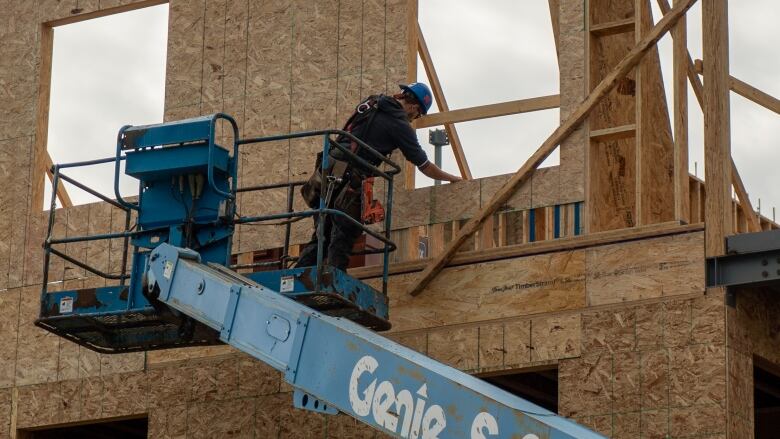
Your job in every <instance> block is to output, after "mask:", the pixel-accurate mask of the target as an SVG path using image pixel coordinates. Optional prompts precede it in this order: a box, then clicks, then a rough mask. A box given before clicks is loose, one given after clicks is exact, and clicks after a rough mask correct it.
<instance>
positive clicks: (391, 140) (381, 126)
mask: <svg viewBox="0 0 780 439" xmlns="http://www.w3.org/2000/svg"><path fill="white" fill-rule="evenodd" d="M354 134H355V136H356V137H357V138H359V139H360V140H362V141H364V142H366V143H368V144H369V145H371V146H372V147H373V148H374V149H375V150H377V151H378V152H379V153H381V154H384V155H386V156H388V155H390V154H391V153H392V152H393V150H395V149H396V148H398V149H399V150H401V153H402V154H403V155H404V157H406V160H409V161H410V162H412V163H413V164H414V165H415V166H417V167H421V166H423V165H425V164H426V163H428V156H427V155H426V154H425V151H424V150H423V149H422V146H420V142H419V141H418V140H417V133H415V132H414V128H412V125H411V124H410V123H409V121H408V120H407V118H406V112H405V111H404V109H403V107H402V106H401V104H400V103H399V102H398V101H397V100H395V99H394V98H392V97H390V96H380V97H379V102H378V110H377V114H376V116H375V117H374V120H373V122H371V124H370V126H369V127H368V129H365V127H364V126H361V127H357V129H356V130H355V133H354ZM360 156H361V157H364V158H366V159H368V160H369V161H371V162H372V163H373V164H375V165H376V164H378V163H379V161H378V160H376V159H369V157H367V156H366V155H365V154H360Z"/></svg>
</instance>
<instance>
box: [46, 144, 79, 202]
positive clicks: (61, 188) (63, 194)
mask: <svg viewBox="0 0 780 439" xmlns="http://www.w3.org/2000/svg"><path fill="white" fill-rule="evenodd" d="M53 166H54V162H52V160H51V155H49V151H46V169H45V170H44V171H45V172H46V175H47V176H48V177H49V181H51V182H53V181H54V173H53V172H52V170H51V169H52V167H53ZM57 198H58V199H59V200H60V204H61V205H62V207H72V206H73V201H71V199H70V196H69V195H68V190H67V189H66V188H65V183H64V182H63V181H60V182H59V184H58V185H57Z"/></svg>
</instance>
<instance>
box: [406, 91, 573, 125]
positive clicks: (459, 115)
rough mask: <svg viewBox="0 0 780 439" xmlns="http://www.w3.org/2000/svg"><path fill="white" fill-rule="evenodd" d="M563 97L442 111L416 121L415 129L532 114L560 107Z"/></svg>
mask: <svg viewBox="0 0 780 439" xmlns="http://www.w3.org/2000/svg"><path fill="white" fill-rule="evenodd" d="M560 102H561V96H560V95H550V96H540V97H538V98H528V99H519V100H516V101H509V102H501V103H498V104H488V105H480V106H477V107H469V108H461V109H457V110H447V111H444V110H441V111H439V112H438V113H431V114H428V115H426V116H423V117H421V118H419V119H417V120H415V121H414V123H413V125H414V127H415V128H417V129H420V128H428V127H434V126H437V125H444V124H452V123H456V122H467V121H473V120H480V119H488V118H491V117H500V116H509V115H512V114H520V113H530V112H534V111H541V110H549V109H552V108H558V107H559V106H560Z"/></svg>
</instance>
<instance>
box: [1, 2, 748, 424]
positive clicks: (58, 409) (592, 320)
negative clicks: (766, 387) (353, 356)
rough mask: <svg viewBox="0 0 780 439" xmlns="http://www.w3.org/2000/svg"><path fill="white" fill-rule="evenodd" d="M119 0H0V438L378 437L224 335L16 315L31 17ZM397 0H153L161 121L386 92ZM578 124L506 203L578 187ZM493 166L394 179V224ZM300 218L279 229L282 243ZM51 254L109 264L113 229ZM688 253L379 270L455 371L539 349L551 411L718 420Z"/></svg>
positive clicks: (713, 330) (27, 279) (568, 33)
mask: <svg viewBox="0 0 780 439" xmlns="http://www.w3.org/2000/svg"><path fill="white" fill-rule="evenodd" d="M128 3H133V2H132V1H121V0H114V1H108V0H91V1H86V0H39V1H37V2H32V1H31V2H16V1H2V0H0V6H2V8H3V11H4V13H3V14H1V15H0V56H1V57H2V58H0V59H14V60H18V62H16V63H2V64H0V179H1V180H2V183H3V191H0V437H6V436H9V435H10V436H13V434H14V432H15V430H14V429H15V428H31V427H40V426H46V425H53V424H63V423H70V422H77V421H88V420H96V419H105V418H112V417H118V416H128V415H141V414H148V415H149V420H150V437H155V438H157V437H160V438H162V437H227V436H231V437H257V438H265V437H301V436H306V437H339V438H341V437H356V438H372V437H383V436H382V435H381V434H380V433H375V432H373V431H371V430H370V429H367V428H366V427H363V426H361V425H359V424H356V422H355V421H354V420H352V419H350V418H346V417H343V416H340V417H322V416H319V415H314V414H311V413H308V412H302V411H297V410H294V409H293V408H292V404H291V393H290V392H291V388H290V387H289V386H287V385H285V384H284V383H283V382H282V380H281V378H280V375H279V374H278V373H277V372H275V371H273V370H271V369H269V368H268V367H266V366H263V365H262V364H260V363H259V362H257V361H255V360H253V359H251V358H248V357H247V356H245V355H243V354H240V353H237V352H236V351H234V350H232V349H229V348H224V347H218V348H212V349H208V350H172V351H165V352H155V353H148V354H147V353H138V354H126V355H114V356H107V355H100V354H96V353H94V352H92V351H89V350H86V349H84V348H81V347H79V346H76V345H74V344H72V343H70V342H67V341H65V340H62V339H60V338H58V337H55V336H53V335H51V334H49V333H47V332H44V331H42V330H40V329H38V328H37V327H35V326H34V325H33V320H34V319H35V317H36V315H37V310H38V305H39V299H38V293H39V291H40V283H41V282H42V274H41V268H42V263H43V262H42V252H41V247H40V245H41V242H42V240H43V238H44V235H45V225H46V216H45V215H44V214H43V213H41V212H38V209H37V206H30V205H29V201H28V200H29V193H30V178H31V175H32V170H31V162H32V147H33V144H34V142H35V140H36V139H35V135H36V134H35V128H34V127H35V123H34V122H35V115H36V107H35V105H36V98H37V90H36V87H35V84H34V81H30V80H29V78H36V77H37V76H38V72H39V69H40V65H41V64H40V54H39V46H40V44H39V40H40V29H41V28H40V24H41V23H44V22H47V21H50V20H57V19H63V18H67V17H74V16H79V15H81V14H88V13H94V12H96V11H100V10H105V9H108V8H113V7H120V6H122V5H126V4H128ZM406 5H407V1H406V0H318V1H309V0H272V1H263V2H257V1H249V0H243V1H230V0H193V1H184V0H173V1H171V3H170V18H169V29H168V31H169V37H168V38H169V39H168V61H167V77H166V98H165V102H166V108H165V118H166V119H167V120H173V119H178V118H182V117H189V116H195V115H199V114H203V113H211V112H215V111H223V112H226V113H229V114H231V115H233V116H234V117H236V118H237V120H238V122H239V125H240V126H241V127H242V130H243V135H244V136H261V135H269V134H278V133H284V132H289V131H296V130H302V129H317V128H327V127H332V126H334V125H338V124H339V123H341V121H342V120H343V119H344V118H345V117H346V116H347V115H348V114H349V113H350V111H351V108H352V106H353V105H354V103H355V102H356V101H357V100H358V99H359V98H360V97H362V96H364V95H367V94H369V93H375V92H381V91H385V92H391V91H393V90H394V89H395V84H396V83H397V82H400V81H403V80H404V78H405V77H406V70H405V69H406V52H405V50H406V47H407V44H406V32H407V29H406V25H407V23H406ZM560 8H561V10H560V29H561V53H562V55H561V56H562V58H561V78H562V86H561V92H562V95H563V96H562V102H563V104H562V116H563V115H564V114H566V112H567V111H569V109H570V108H571V107H572V106H573V105H575V104H576V102H579V101H580V100H581V99H582V97H583V96H584V93H585V82H584V81H585V80H584V78H585V68H586V67H585V64H584V36H583V29H584V24H583V21H582V20H583V14H584V13H583V9H582V2H580V1H577V0H562V1H561V2H560ZM584 136H585V134H584V133H579V134H578V133H575V135H574V137H572V139H571V140H570V142H568V143H567V144H566V145H564V148H563V149H562V154H561V166H560V167H555V168H549V169H546V170H543V171H540V172H539V173H537V175H536V176H535V178H534V179H533V180H531V182H530V183H529V184H527V185H526V186H525V187H523V188H521V189H520V190H519V191H518V193H517V194H516V195H515V197H513V198H512V199H511V200H510V201H509V202H508V207H510V208H512V209H528V208H531V207H538V206H550V205H554V204H562V203H570V202H573V201H582V200H583V198H584V172H585V169H584V167H585V165H584V163H585V162H584V155H585V150H584V146H585V139H584ZM226 140H227V138H226ZM318 148H319V142H318V141H316V140H315V141H303V140H301V141H290V142H277V143H273V144H264V145H257V146H251V147H248V148H246V149H244V150H243V151H242V152H241V156H240V163H241V178H242V181H243V183H244V184H246V185H250V184H262V183H270V182H276V181H279V180H285V179H289V180H298V179H302V178H306V177H307V175H308V172H310V171H311V169H310V168H311V162H312V159H313V155H314V153H315V152H316V151H317V149H318ZM506 178H507V177H506V176H499V177H495V178H491V179H484V180H482V181H476V182H471V183H463V184H460V185H454V186H441V187H437V188H427V189H421V190H417V191H412V192H400V193H398V194H397V198H396V199H397V204H396V206H397V207H398V211H399V216H398V218H399V221H400V222H399V223H398V224H399V227H410V226H415V225H424V224H430V223H431V222H437V221H453V220H458V219H462V218H466V217H468V216H469V215H470V214H473V211H474V209H475V206H477V207H478V206H479V205H480V204H482V203H483V202H484V200H485V199H487V197H488V196H489V194H491V193H492V192H494V191H495V188H497V187H498V186H500V184H501V183H502V181H503V180H505V179H506ZM401 180H402V178H401ZM282 198H283V195H282V194H281V193H276V192H272V193H268V194H263V195H246V194H245V195H243V196H242V198H241V200H240V206H241V209H242V210H243V209H246V210H247V211H250V212H255V213H258V212H260V211H263V212H271V211H274V209H278V208H280V207H277V206H281V205H282V204H281V203H280V200H281V199H282ZM453 200H455V201H453ZM466 200H468V202H467V201H466ZM455 205H460V206H462V207H461V208H460V209H458V208H453V207H452V206H455ZM412 206H414V208H413V207H412ZM124 224H125V218H124V215H123V214H122V212H120V211H118V210H117V209H113V208H108V207H107V206H106V205H103V204H99V203H98V204H90V205H86V206H79V207H77V208H72V209H64V210H59V211H58V213H57V221H56V222H55V224H54V233H55V234H56V235H57V236H68V235H70V236H73V235H76V234H80V233H84V232H90V233H99V232H105V231H108V230H111V231H117V230H122V229H123V227H124ZM307 229H308V226H306V227H303V226H302V227H300V229H298V230H296V236H297V239H305V235H306V233H307V232H308V230H307ZM280 236H281V235H280V231H278V230H276V231H275V230H273V229H265V228H246V227H245V228H242V229H241V230H240V231H239V233H238V235H237V237H236V239H237V241H236V245H235V247H234V248H235V249H236V250H237V251H248V250H255V249H259V248H267V247H273V246H277V245H278V244H279V242H280ZM66 251H67V252H68V254H73V255H78V256H79V257H83V258H85V259H87V260H88V261H89V262H91V263H94V264H97V265H99V266H100V267H101V268H104V269H106V270H108V271H110V272H112V273H116V272H118V271H119V270H120V263H121V260H122V254H121V241H119V240H115V241H111V242H108V243H90V244H81V245H70V246H67V247H66ZM702 258H703V240H702V234H701V233H687V234H681V235H674V236H668V237H664V238H656V239H653V240H649V241H635V242H628V243H621V244H613V245H610V246H600V247H595V248H590V249H580V250H575V251H568V252H559V253H554V254H546V255H537V256H533V257H528V258H518V259H509V260H504V261H494V262H489V263H484V264H481V265H473V266H464V267H455V268H449V269H447V270H446V271H445V273H444V275H442V276H440V278H439V281H437V282H438V283H436V282H434V283H433V284H432V285H431V287H430V289H429V291H427V292H425V293H423V295H422V296H420V297H419V298H417V299H410V298H409V297H406V296H404V295H403V286H404V285H405V283H406V282H408V281H409V276H408V275H399V276H394V277H393V278H392V283H391V288H390V291H391V302H392V303H391V315H392V319H393V323H394V325H395V329H394V332H392V333H391V334H390V336H391V337H392V338H394V339H396V340H398V341H399V342H400V343H402V344H405V345H408V346H410V347H412V348H414V349H417V350H419V351H421V352H424V353H427V354H428V355H430V356H432V357H433V358H436V359H439V360H441V361H443V362H445V363H449V364H452V365H454V366H456V367H459V368H461V369H463V370H467V371H470V372H475V373H477V372H487V371H490V372H496V371H502V370H507V369H517V368H523V367H527V366H534V365H553V364H557V365H558V367H559V371H560V386H561V387H560V400H561V412H562V414H564V415H566V416H571V417H574V418H575V419H577V420H579V421H581V422H583V423H585V424H587V425H590V426H592V427H593V428H594V429H597V430H599V431H602V432H604V433H606V434H608V435H615V436H616V437H637V436H638V435H639V434H640V433H641V434H643V435H645V434H650V433H658V434H659V435H661V436H662V435H663V434H671V435H672V436H678V435H698V437H708V436H707V435H710V434H714V435H718V434H721V433H724V432H725V427H724V425H723V423H724V419H725V416H721V415H722V414H723V413H725V407H726V406H725V405H724V404H725V396H724V393H725V392H726V390H725V386H726V384H725V378H724V377H725V376H726V362H727V360H726V358H727V355H728V356H729V357H728V358H732V357H733V356H734V355H735V354H734V353H732V352H731V351H734V352H737V350H736V349H731V350H729V351H728V352H727V351H726V350H725V348H724V343H725V341H724V340H725V335H724V334H725V333H724V325H725V311H724V305H723V303H722V301H720V300H719V299H718V298H715V297H706V296H704V295H703V291H704V289H703V272H702V270H703V268H702V267H703V261H702ZM50 280H51V281H55V282H58V283H56V284H54V285H52V286H51V287H50V289H52V290H54V289H57V288H80V287H88V286H97V285H102V284H103V283H104V282H103V281H102V280H99V279H96V278H93V277H89V276H87V273H84V272H83V271H82V270H81V269H79V268H78V267H74V266H72V265H71V264H65V263H62V262H61V261H59V262H55V263H54V264H53V266H52V271H51V277H50ZM735 339H736V338H735ZM740 352H741V351H740ZM729 361H730V360H729ZM735 364H736V363H735ZM743 366H744V365H743ZM729 367H731V366H729ZM729 385H731V384H729ZM743 390H744V389H743ZM735 391H737V390H735ZM574 395H585V396H586V397H585V398H582V397H578V398H574V397H573V396H574ZM734 410H737V409H736V408H734V409H733V410H732V411H734Z"/></svg>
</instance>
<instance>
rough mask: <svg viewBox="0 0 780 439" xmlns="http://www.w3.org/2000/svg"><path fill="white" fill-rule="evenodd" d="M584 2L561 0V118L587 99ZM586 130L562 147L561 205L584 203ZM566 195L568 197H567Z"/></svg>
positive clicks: (559, 19) (578, 130) (559, 21)
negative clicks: (563, 203)
mask: <svg viewBox="0 0 780 439" xmlns="http://www.w3.org/2000/svg"><path fill="white" fill-rule="evenodd" d="M584 7H585V2H582V1H579V0H560V1H559V12H558V28H559V38H560V42H559V44H558V50H559V53H560V55H559V57H558V67H559V70H560V91H561V93H560V95H561V106H560V117H561V121H563V120H566V118H568V117H569V115H571V113H572V112H573V111H574V109H575V108H576V107H577V105H579V103H580V102H582V100H584V99H585V94H586V90H585V88H586V87H585V68H586V67H585V20H584V16H585V11H584ZM586 142H587V139H586V136H585V129H584V127H580V128H578V129H577V130H576V131H574V132H573V133H571V134H570V135H569V137H568V138H567V139H566V140H565V141H564V142H562V143H561V146H560V163H561V164H560V169H561V170H560V179H559V189H560V194H561V198H560V200H559V202H574V201H581V200H583V199H584V198H585V146H586V144H587V143H586ZM567 194H569V195H568V196H567Z"/></svg>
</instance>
